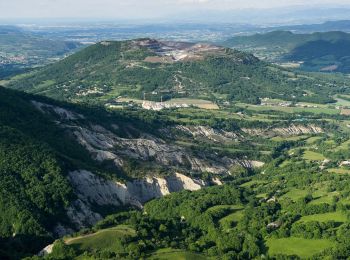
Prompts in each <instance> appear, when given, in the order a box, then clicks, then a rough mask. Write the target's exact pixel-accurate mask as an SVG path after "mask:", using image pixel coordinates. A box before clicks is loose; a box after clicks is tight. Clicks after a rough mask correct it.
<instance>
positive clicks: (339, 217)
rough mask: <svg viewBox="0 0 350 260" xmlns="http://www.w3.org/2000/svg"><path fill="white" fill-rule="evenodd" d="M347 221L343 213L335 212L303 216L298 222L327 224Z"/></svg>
mask: <svg viewBox="0 0 350 260" xmlns="http://www.w3.org/2000/svg"><path fill="white" fill-rule="evenodd" d="M347 220H348V218H347V216H346V214H345V213H344V212H340V211H336V212H329V213H322V214H315V215H309V216H303V217H302V218H301V219H300V220H299V221H300V222H308V221H317V222H327V221H334V222H340V223H344V222H346V221H347Z"/></svg>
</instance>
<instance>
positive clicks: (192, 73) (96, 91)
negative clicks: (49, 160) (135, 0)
mask: <svg viewBox="0 0 350 260" xmlns="http://www.w3.org/2000/svg"><path fill="white" fill-rule="evenodd" d="M325 84H326V82H324V81H322V80H319V79H317V78H314V77H310V76H307V75H302V74H293V73H290V72H289V71H287V70H284V69H281V68H279V67H277V66H274V65H271V64H268V63H265V62H262V61H259V60H258V59H257V58H255V57H254V56H253V55H250V54H246V53H243V52H239V51H235V50H230V49H225V48H221V47H216V46H211V45H201V44H189V43H176V42H160V41H155V40H150V39H141V40H135V41H124V42H102V43H98V44H96V45H93V46H90V47H87V48H86V49H84V50H82V51H80V52H79V53H76V54H74V55H72V56H70V57H68V58H66V59H64V60H62V61H60V62H58V63H56V64H53V65H50V66H47V67H45V68H43V69H41V70H39V71H37V72H32V73H29V74H27V75H23V76H20V77H17V78H14V79H13V80H12V81H11V82H10V83H9V85H8V86H9V87H11V88H15V89H19V90H24V91H27V92H30V93H36V94H43V95H46V96H49V97H53V98H56V99H61V100H62V99H63V100H72V101H89V102H99V103H106V102H113V100H115V99H116V98H117V97H120V96H124V97H129V98H136V99H143V97H144V94H145V93H146V99H149V100H156V101H160V99H161V96H163V98H164V99H169V98H174V97H191V98H203V99H207V100H213V101H215V100H216V99H218V98H219V97H220V98H223V99H224V100H227V101H242V102H247V103H258V102H259V98H265V97H267V98H279V99H284V100H294V101H311V102H322V103H326V102H330V101H331V100H332V99H331V98H330V96H329V94H330V92H331V93H336V92H337V91H339V88H336V86H335V88H329V87H327V86H326V85H325ZM311 93H312V94H311Z"/></svg>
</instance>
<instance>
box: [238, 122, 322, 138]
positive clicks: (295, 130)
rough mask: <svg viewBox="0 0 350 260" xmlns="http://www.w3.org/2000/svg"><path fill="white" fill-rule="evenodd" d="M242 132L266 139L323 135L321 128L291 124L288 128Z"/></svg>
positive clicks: (253, 129)
mask: <svg viewBox="0 0 350 260" xmlns="http://www.w3.org/2000/svg"><path fill="white" fill-rule="evenodd" d="M242 131H243V132H244V133H246V134H249V135H263V136H266V137H273V136H293V135H302V134H320V133H323V129H322V128H321V127H319V126H316V125H312V124H310V125H296V124H291V125H290V126H288V127H277V128H270V129H260V128H242Z"/></svg>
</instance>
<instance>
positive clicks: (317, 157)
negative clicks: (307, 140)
mask: <svg viewBox="0 0 350 260" xmlns="http://www.w3.org/2000/svg"><path fill="white" fill-rule="evenodd" d="M303 158H304V159H305V160H307V161H323V160H324V159H326V157H324V156H323V155H322V154H320V153H317V152H313V151H305V152H304V155H303Z"/></svg>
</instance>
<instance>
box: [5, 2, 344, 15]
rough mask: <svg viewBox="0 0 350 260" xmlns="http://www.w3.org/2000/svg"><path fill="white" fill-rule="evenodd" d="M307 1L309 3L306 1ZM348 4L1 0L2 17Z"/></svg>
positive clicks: (338, 3)
mask: <svg viewBox="0 0 350 260" xmlns="http://www.w3.org/2000/svg"><path fill="white" fill-rule="evenodd" d="M306 2H307V3H306ZM291 5H293V6H295V5H299V6H302V7H304V6H320V5H332V6H335V5H347V6H350V3H349V0H307V1H306V0H293V1H291V0H0V18H3V19H6V18H11V19H12V18H13V19H17V18H113V19H150V18H155V19H156V18H164V17H169V16H172V15H179V14H183V13H186V14H189V13H191V12H198V11H203V10H210V11H227V10H237V9H246V8H255V9H256V8H279V7H286V6H291Z"/></svg>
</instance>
